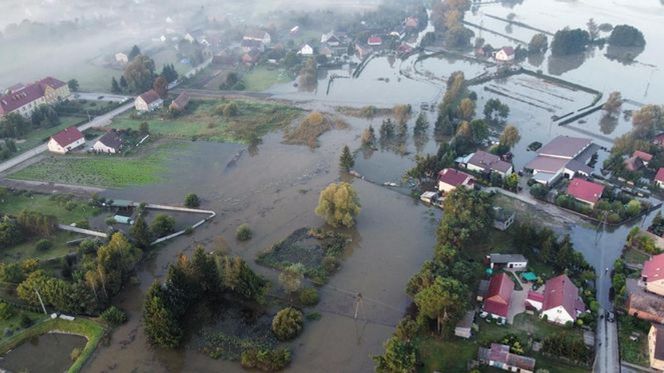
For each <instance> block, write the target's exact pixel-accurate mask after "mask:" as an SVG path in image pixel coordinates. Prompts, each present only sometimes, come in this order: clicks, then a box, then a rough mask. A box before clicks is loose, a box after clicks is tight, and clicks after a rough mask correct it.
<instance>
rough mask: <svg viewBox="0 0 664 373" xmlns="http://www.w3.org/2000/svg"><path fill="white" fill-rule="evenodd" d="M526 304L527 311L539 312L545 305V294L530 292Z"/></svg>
mask: <svg viewBox="0 0 664 373" xmlns="http://www.w3.org/2000/svg"><path fill="white" fill-rule="evenodd" d="M524 303H525V306H526V309H527V310H530V311H537V312H539V311H541V310H542V306H543V304H544V294H542V293H538V292H536V291H533V290H529V291H528V295H527V296H526V300H525V301H524Z"/></svg>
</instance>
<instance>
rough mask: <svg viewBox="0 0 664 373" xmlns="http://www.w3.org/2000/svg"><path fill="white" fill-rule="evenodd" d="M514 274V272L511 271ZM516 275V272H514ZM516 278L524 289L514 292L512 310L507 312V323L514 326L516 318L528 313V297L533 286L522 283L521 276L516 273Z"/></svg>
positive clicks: (511, 302)
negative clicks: (526, 302)
mask: <svg viewBox="0 0 664 373" xmlns="http://www.w3.org/2000/svg"><path fill="white" fill-rule="evenodd" d="M510 272H512V271H510ZM512 273H514V272H512ZM514 276H515V277H516V278H517V279H518V280H517V281H519V284H521V286H522V287H523V290H514V291H513V292H512V298H511V299H510V308H509V310H508V311H507V322H508V323H509V324H512V322H513V321H514V317H515V316H516V315H518V314H520V313H523V312H526V304H525V301H526V297H527V296H528V292H529V291H530V289H531V287H532V284H530V283H521V280H520V279H519V275H518V274H516V273H514Z"/></svg>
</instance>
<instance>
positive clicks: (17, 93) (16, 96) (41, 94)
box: [0, 76, 71, 118]
mask: <svg viewBox="0 0 664 373" xmlns="http://www.w3.org/2000/svg"><path fill="white" fill-rule="evenodd" d="M70 95H71V92H70V91H69V86H68V85H67V83H65V82H63V81H60V80H58V79H55V78H52V77H50V76H49V77H46V78H44V79H42V80H39V81H37V82H34V83H31V84H27V85H24V84H16V85H14V86H12V87H10V88H9V89H7V91H6V92H5V93H4V94H3V95H2V96H0V117H3V116H5V115H7V114H9V113H17V114H20V115H22V116H24V117H26V118H27V117H29V116H30V115H31V114H32V112H33V111H35V109H36V108H37V107H39V105H42V104H47V105H50V104H54V103H56V102H58V101H61V100H64V99H66V98H68V97H69V96H70Z"/></svg>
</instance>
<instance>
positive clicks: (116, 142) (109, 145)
mask: <svg viewBox="0 0 664 373" xmlns="http://www.w3.org/2000/svg"><path fill="white" fill-rule="evenodd" d="M121 149H122V138H121V137H120V136H119V135H118V133H117V132H116V131H115V130H111V131H108V132H106V133H105V134H104V135H103V136H102V137H100V138H99V140H97V142H95V144H94V145H93V146H92V150H94V151H95V152H98V153H109V154H116V153H118V152H119V151H120V150H121Z"/></svg>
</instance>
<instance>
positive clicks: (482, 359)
mask: <svg viewBox="0 0 664 373" xmlns="http://www.w3.org/2000/svg"><path fill="white" fill-rule="evenodd" d="M477 360H478V361H479V363H480V364H484V365H488V366H490V367H496V368H499V369H502V370H507V371H510V372H521V373H532V372H534V371H535V362H536V360H535V359H533V358H532V357H527V356H521V355H517V354H513V353H511V352H510V346H508V345H504V344H499V343H492V344H491V347H490V348H485V347H480V348H479V351H478V353H477Z"/></svg>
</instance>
